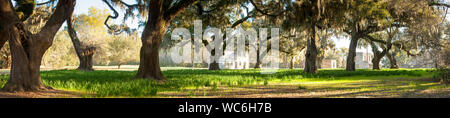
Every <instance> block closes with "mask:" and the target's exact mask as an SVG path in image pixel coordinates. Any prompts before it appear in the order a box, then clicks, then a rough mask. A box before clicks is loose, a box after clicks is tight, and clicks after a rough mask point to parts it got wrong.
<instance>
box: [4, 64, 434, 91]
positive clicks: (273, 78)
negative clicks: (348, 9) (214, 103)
mask: <svg viewBox="0 0 450 118" xmlns="http://www.w3.org/2000/svg"><path fill="white" fill-rule="evenodd" d="M302 71H303V70H300V69H294V70H287V69H282V70H279V71H278V72H277V73H276V74H271V75H264V74H260V72H259V70H256V69H250V70H221V71H208V70H200V69H195V70H190V69H181V70H164V71H163V74H164V75H165V77H167V78H168V81H167V82H165V83H158V82H156V81H151V80H144V79H132V78H133V76H134V75H135V74H136V71H94V72H82V71H77V70H54V71H43V72H41V76H42V80H43V82H44V84H45V85H48V86H52V87H54V88H56V89H62V90H71V91H81V92H84V93H86V94H87V95H86V96H84V97H92V96H88V95H89V94H94V95H95V97H151V96H156V95H157V94H158V93H159V92H185V93H187V94H188V95H189V96H195V95H197V94H195V93H194V92H193V90H205V89H208V90H211V91H216V90H218V89H219V88H220V87H226V88H234V87H242V86H252V85H261V86H268V85H270V84H274V83H284V84H292V85H296V87H297V89H299V90H306V89H307V90H314V88H317V87H315V86H317V85H320V84H324V85H326V84H331V83H334V84H333V86H327V87H326V89H329V90H337V89H343V88H346V87H345V86H340V85H344V83H349V82H372V81H379V80H384V79H386V80H392V81H395V79H396V78H418V77H422V78H423V77H431V76H433V74H434V73H435V71H434V70H431V69H398V70H390V69H383V70H357V71H355V72H347V71H345V70H319V74H315V75H310V74H302ZM8 77H9V75H1V76H0V86H3V85H4V84H5V83H6V81H7V79H8ZM422 84H426V82H422V83H421V82H411V83H408V84H407V85H410V86H414V87H417V88H420V87H424V86H421V85H422ZM313 85H314V86H313ZM386 87H389V86H387V85H386V86H379V87H375V88H386ZM391 87H392V86H391ZM393 87H396V88H398V87H397V86H393ZM359 89H360V90H361V91H363V90H369V89H373V87H371V88H364V87H362V88H361V87H360V88H359ZM203 93H204V94H203V96H205V95H206V93H205V91H203Z"/></svg>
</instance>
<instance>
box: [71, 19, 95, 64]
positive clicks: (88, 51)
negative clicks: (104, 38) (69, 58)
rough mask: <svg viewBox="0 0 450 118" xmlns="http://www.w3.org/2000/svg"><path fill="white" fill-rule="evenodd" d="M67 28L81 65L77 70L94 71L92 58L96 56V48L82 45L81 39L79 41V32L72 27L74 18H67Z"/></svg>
mask: <svg viewBox="0 0 450 118" xmlns="http://www.w3.org/2000/svg"><path fill="white" fill-rule="evenodd" d="M67 27H68V28H67V29H68V32H69V36H70V39H71V41H72V44H73V47H74V48H75V52H76V53H77V56H78V60H79V61H80V65H79V66H78V68H77V69H78V70H82V71H93V70H94V69H93V68H92V66H93V60H92V57H93V56H94V53H95V51H96V48H95V47H94V46H91V45H87V44H85V43H82V42H81V41H80V39H78V36H77V32H76V31H75V29H74V27H73V25H72V17H70V18H67Z"/></svg>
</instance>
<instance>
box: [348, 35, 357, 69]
mask: <svg viewBox="0 0 450 118" xmlns="http://www.w3.org/2000/svg"><path fill="white" fill-rule="evenodd" d="M358 40H359V36H357V35H352V38H351V41H350V47H349V48H348V55H347V66H346V67H345V70H347V71H355V70H356V68H355V57H356V47H357V46H358Z"/></svg>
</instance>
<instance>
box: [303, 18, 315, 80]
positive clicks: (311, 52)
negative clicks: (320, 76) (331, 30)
mask: <svg viewBox="0 0 450 118" xmlns="http://www.w3.org/2000/svg"><path fill="white" fill-rule="evenodd" d="M311 30H312V31H311V37H310V39H309V40H308V43H307V49H306V54H305V56H306V62H305V70H304V72H305V73H310V74H315V73H317V62H316V61H317V46H316V40H317V38H318V37H317V32H316V28H315V26H312V29H311Z"/></svg>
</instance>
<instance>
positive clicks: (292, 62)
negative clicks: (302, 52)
mask: <svg viewBox="0 0 450 118" xmlns="http://www.w3.org/2000/svg"><path fill="white" fill-rule="evenodd" d="M289 69H294V56H291V58H290V64H289Z"/></svg>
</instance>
